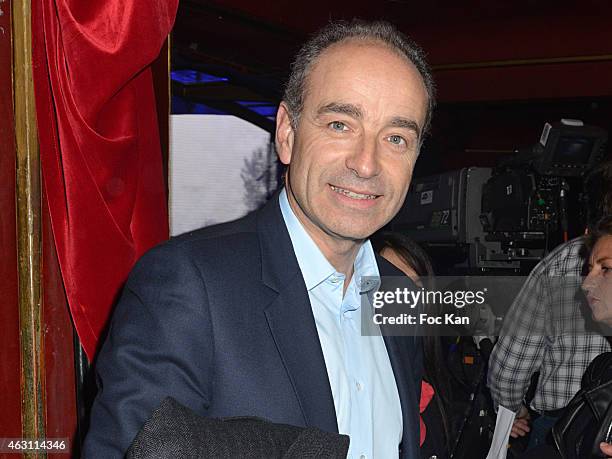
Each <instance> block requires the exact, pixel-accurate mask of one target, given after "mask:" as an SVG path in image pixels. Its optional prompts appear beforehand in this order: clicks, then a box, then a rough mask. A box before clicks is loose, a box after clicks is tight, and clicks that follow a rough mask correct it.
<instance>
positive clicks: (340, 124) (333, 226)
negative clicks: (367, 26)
mask: <svg viewBox="0 0 612 459" xmlns="http://www.w3.org/2000/svg"><path fill="white" fill-rule="evenodd" d="M427 97H428V96H427V91H426V89H425V86H424V84H423V81H422V78H421V76H420V74H419V72H418V71H417V69H416V68H415V67H414V66H413V65H412V64H411V63H409V62H408V61H407V60H406V59H404V58H403V57H401V56H399V55H398V54H396V53H395V52H393V51H391V50H390V49H388V48H387V47H385V46H383V45H381V44H377V43H371V42H367V43H363V42H356V41H347V42H341V43H338V44H335V45H332V46H331V47H330V48H328V49H327V50H326V51H324V52H323V54H322V55H321V56H320V57H319V59H318V60H317V61H316V63H315V64H314V66H313V68H312V69H311V71H310V75H309V78H308V81H307V84H306V93H305V97H304V107H303V110H302V113H301V115H300V119H299V124H298V126H297V129H296V131H293V129H292V128H291V126H290V123H289V117H288V114H287V111H286V107H285V106H284V105H281V107H280V109H279V115H278V117H277V149H278V153H279V157H280V159H281V161H282V162H283V163H284V164H290V167H289V174H288V183H287V191H288V195H289V200H290V202H291V204H292V208H293V210H294V212H295V213H296V215H297V217H298V218H299V220H300V221H301V223H302V224H303V225H304V226H305V228H306V230H307V231H308V232H309V234H311V236H312V237H313V238H315V240H317V239H320V238H321V237H323V238H327V239H328V240H329V238H330V237H331V238H332V239H336V240H338V239H344V240H360V239H364V238H367V237H368V236H370V235H371V234H372V233H373V232H375V231H376V230H377V229H379V228H380V227H382V226H383V225H385V224H386V223H387V222H388V221H389V220H391V218H392V217H393V216H394V215H395V214H396V213H397V212H398V210H399V209H400V207H401V205H402V203H403V202H404V198H405V196H406V192H407V191H408V186H409V184H410V178H411V176H412V170H413V168H414V163H415V161H416V158H417V154H418V150H419V144H420V135H421V130H422V128H423V124H424V121H425V115H426V110H427Z"/></svg>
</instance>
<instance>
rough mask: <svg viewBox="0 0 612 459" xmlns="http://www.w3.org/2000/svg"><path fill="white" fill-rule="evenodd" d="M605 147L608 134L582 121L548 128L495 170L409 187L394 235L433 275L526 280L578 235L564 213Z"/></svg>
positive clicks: (424, 181) (439, 178) (423, 180)
mask: <svg viewBox="0 0 612 459" xmlns="http://www.w3.org/2000/svg"><path fill="white" fill-rule="evenodd" d="M606 141H607V133H606V131H604V130H603V129H600V128H597V127H592V126H584V125H583V123H582V122H581V121H577V120H561V121H560V122H558V123H546V125H545V126H544V130H543V132H542V135H541V137H540V141H539V142H538V143H537V144H536V145H535V146H534V147H531V148H529V149H526V150H523V151H516V154H515V155H514V156H513V157H512V158H510V159H507V160H504V161H502V162H501V163H500V164H499V165H498V166H497V167H495V168H494V169H490V168H481V167H469V168H463V169H460V170H457V171H452V172H446V173H443V174H438V175H434V176H429V177H424V178H416V179H414V180H413V182H412V184H411V187H410V190H409V192H408V196H407V197H406V203H405V205H404V207H403V208H402V210H401V211H400V212H399V214H398V216H397V217H396V219H395V220H394V221H393V223H392V229H393V230H395V231H400V232H405V233H406V234H407V235H409V236H410V237H412V238H413V239H414V240H415V241H417V242H419V243H421V244H422V245H423V246H424V247H425V249H426V250H427V252H428V253H429V254H430V256H432V258H433V259H434V262H435V261H436V260H438V261H439V262H438V263H436V265H437V266H436V268H437V269H436V272H437V273H438V274H447V275H448V274H465V273H468V274H469V273H474V272H479V273H482V272H483V271H485V272H486V271H491V270H494V271H497V272H499V270H507V271H510V272H512V273H520V272H523V273H526V272H528V271H529V270H530V269H531V268H532V267H533V266H534V265H535V263H537V261H539V260H540V259H541V258H542V257H543V256H544V255H545V254H546V253H547V252H548V250H550V249H551V248H552V247H554V246H555V245H556V244H557V243H559V242H562V241H563V240H564V239H565V240H567V238H568V237H569V236H570V234H572V235H573V234H576V233H577V232H580V231H581V229H582V228H580V227H579V226H580V225H579V224H577V223H576V224H575V227H574V228H573V230H572V228H570V226H571V225H570V224H569V223H570V222H569V218H568V211H570V210H572V209H571V208H570V205H571V204H572V203H574V204H575V203H577V202H578V199H577V198H578V195H579V191H580V190H581V189H582V176H583V175H584V174H585V173H586V171H588V170H589V169H590V168H591V167H593V166H594V165H595V164H596V163H597V162H598V161H599V160H600V158H601V157H602V155H603V151H604V148H605V145H606ZM575 207H576V208H578V207H579V206H578V205H575ZM575 210H576V212H578V209H575ZM570 213H571V212H570ZM574 220H577V219H574ZM572 223H574V222H572Z"/></svg>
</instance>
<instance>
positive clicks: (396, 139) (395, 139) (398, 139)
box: [387, 135, 406, 145]
mask: <svg viewBox="0 0 612 459" xmlns="http://www.w3.org/2000/svg"><path fill="white" fill-rule="evenodd" d="M387 140H388V141H389V142H390V143H392V144H393V145H406V139H404V138H403V137H402V136H401V135H390V136H389V137H387Z"/></svg>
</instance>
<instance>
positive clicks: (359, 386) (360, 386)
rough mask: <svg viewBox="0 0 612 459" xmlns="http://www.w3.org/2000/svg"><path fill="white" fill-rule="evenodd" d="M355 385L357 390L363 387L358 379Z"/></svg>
mask: <svg viewBox="0 0 612 459" xmlns="http://www.w3.org/2000/svg"><path fill="white" fill-rule="evenodd" d="M355 387H356V388H357V390H358V391H361V389H363V386H362V385H361V383H360V382H359V381H357V382H356V383H355ZM362 456H363V455H362ZM363 457H365V456H363Z"/></svg>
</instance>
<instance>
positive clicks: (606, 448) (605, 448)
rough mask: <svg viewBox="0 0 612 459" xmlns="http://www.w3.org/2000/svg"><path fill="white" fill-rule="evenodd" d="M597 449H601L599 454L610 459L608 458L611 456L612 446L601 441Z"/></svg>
mask: <svg viewBox="0 0 612 459" xmlns="http://www.w3.org/2000/svg"><path fill="white" fill-rule="evenodd" d="M599 449H601V452H602V453H604V454H605V455H606V456H608V459H610V456H612V444H610V443H605V442H603V441H602V442H601V443H600V444H599Z"/></svg>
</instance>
